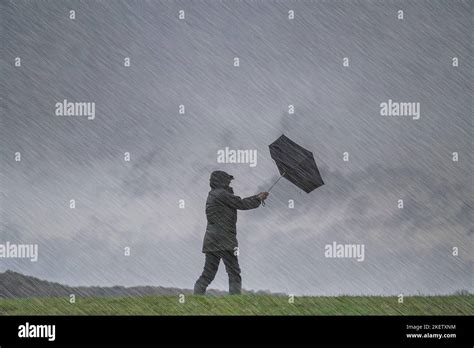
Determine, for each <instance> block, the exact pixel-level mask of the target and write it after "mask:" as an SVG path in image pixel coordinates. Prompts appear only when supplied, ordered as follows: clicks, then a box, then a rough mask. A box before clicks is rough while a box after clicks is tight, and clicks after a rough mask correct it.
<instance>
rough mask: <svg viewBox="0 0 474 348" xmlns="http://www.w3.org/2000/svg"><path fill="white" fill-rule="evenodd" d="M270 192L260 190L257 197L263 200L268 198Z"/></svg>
mask: <svg viewBox="0 0 474 348" xmlns="http://www.w3.org/2000/svg"><path fill="white" fill-rule="evenodd" d="M268 195H269V193H268V192H260V193H259V194H258V195H257V197H258V199H260V200H261V201H262V202H263V201H264V200H266V199H267V197H268Z"/></svg>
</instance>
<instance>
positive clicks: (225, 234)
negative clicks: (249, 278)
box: [194, 171, 268, 295]
mask: <svg viewBox="0 0 474 348" xmlns="http://www.w3.org/2000/svg"><path fill="white" fill-rule="evenodd" d="M233 179H234V177H233V176H232V175H230V174H227V173H226V172H223V171H215V172H212V173H211V177H210V180H209V184H210V186H211V191H210V192H209V195H208V197H207V201H206V217H207V228H206V233H205V235H204V241H203V247H202V252H203V253H204V254H205V255H206V260H205V264H204V270H203V272H202V274H201V276H200V277H199V279H198V280H197V281H196V284H195V285H194V294H196V295H205V293H206V289H207V287H208V286H209V284H210V283H211V282H212V281H213V280H214V277H215V276H216V273H217V269H218V268H219V263H220V260H221V259H222V260H223V261H224V265H225V269H226V272H227V274H228V276H229V294H231V295H238V294H240V293H241V291H242V278H241V276H240V267H239V261H238V257H237V255H238V242H237V229H236V224H237V210H250V209H255V208H258V207H259V206H260V204H261V203H262V202H264V201H265V199H267V197H268V192H260V193H259V194H257V195H254V196H251V197H247V198H243V199H242V198H240V197H238V196H235V195H234V191H233V189H232V187H230V182H231V180H233Z"/></svg>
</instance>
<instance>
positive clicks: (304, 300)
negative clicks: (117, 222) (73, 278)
mask: <svg viewBox="0 0 474 348" xmlns="http://www.w3.org/2000/svg"><path fill="white" fill-rule="evenodd" d="M473 314H474V295H467V296H409V297H405V298H404V303H398V298H397V297H380V296H338V297H295V299H294V303H293V304H290V303H288V297H285V296H268V295H241V296H192V295H187V296H186V298H185V303H180V302H179V298H178V296H143V297H140V296H136V297H84V298H76V303H75V304H71V303H69V298H68V297H43V298H39V297H36V298H24V299H0V315H473Z"/></svg>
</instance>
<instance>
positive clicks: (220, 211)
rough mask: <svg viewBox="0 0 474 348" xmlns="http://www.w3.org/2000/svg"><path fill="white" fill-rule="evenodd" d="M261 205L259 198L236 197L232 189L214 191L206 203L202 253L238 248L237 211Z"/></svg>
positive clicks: (221, 188) (218, 188)
mask: <svg viewBox="0 0 474 348" xmlns="http://www.w3.org/2000/svg"><path fill="white" fill-rule="evenodd" d="M260 203H261V202H260V199H258V197H257V196H251V197H247V198H244V199H242V198H240V197H238V196H235V195H234V193H233V191H232V188H230V187H227V188H223V187H217V188H214V189H212V190H211V191H210V192H209V196H208V197H207V202H206V216H207V229H206V234H205V236H204V243H203V247H202V252H203V253H206V252H213V251H221V250H234V248H236V247H237V246H238V242H237V228H236V224H237V210H249V209H255V208H258V206H260Z"/></svg>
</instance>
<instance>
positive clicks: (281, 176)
mask: <svg viewBox="0 0 474 348" xmlns="http://www.w3.org/2000/svg"><path fill="white" fill-rule="evenodd" d="M285 174H286V172H283V174H282V175H280V177H279V178H278V179H277V181H275V182H274V183H273V185H272V186H270V188H269V189H268V191H267V192H270V191H271V190H272V188H273V186H275V185H276V184H277V182H278V181H280V179H281V178H283V176H284V175H285Z"/></svg>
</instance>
